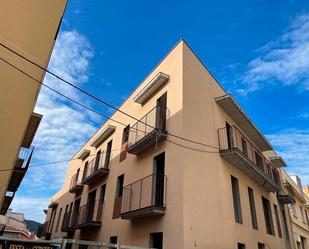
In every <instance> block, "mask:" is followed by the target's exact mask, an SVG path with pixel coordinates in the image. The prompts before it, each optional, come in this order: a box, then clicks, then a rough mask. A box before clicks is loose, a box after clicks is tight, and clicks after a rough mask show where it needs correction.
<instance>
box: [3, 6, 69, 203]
mask: <svg viewBox="0 0 309 249" xmlns="http://www.w3.org/2000/svg"><path fill="white" fill-rule="evenodd" d="M65 5H66V0H46V1H41V0H29V1H18V0H0V6H1V8H0V42H1V43H2V44H4V45H5V46H8V47H9V48H11V49H13V50H15V51H16V52H18V53H20V54H22V55H23V56H25V57H27V58H29V59H30V60H33V61H34V62H36V63H38V64H40V65H41V66H42V67H44V68H46V67H47V63H48V61H49V57H50V53H51V51H52V48H53V45H54V39H55V36H56V33H57V29H58V26H59V25H60V22H61V18H62V15H63V12H64V8H65ZM0 57H1V58H3V59H5V60H7V61H8V62H10V63H12V64H13V65H14V66H17V67H18V68H19V69H21V70H23V71H25V72H27V73H28V74H30V75H31V76H33V77H34V78H36V79H38V80H41V79H43V77H44V72H43V71H42V70H41V69H38V68H36V67H35V66H33V65H31V64H30V63H28V62H25V61H24V60H22V59H21V58H19V57H17V56H16V55H14V54H13V53H12V52H9V51H8V50H6V49H5V48H3V47H0ZM0 71H1V92H0V105H1V106H2V107H4V108H2V110H1V113H0V123H1V127H0V136H1V144H0V145H1V146H0V155H1V157H0V168H1V169H11V168H13V167H14V163H15V160H16V158H17V156H18V152H19V149H20V145H21V142H22V139H23V137H24V134H25V131H26V128H27V124H28V122H29V119H30V116H31V114H32V112H33V109H34V105H35V102H36V99H37V95H38V92H39V89H40V86H39V84H38V83H36V82H34V81H33V80H32V79H29V78H27V77H26V76H25V75H23V74H22V73H20V72H18V71H16V70H15V69H13V68H12V67H10V66H9V65H7V64H5V63H4V62H3V61H0ZM10 176H11V171H3V172H2V174H0V207H2V200H3V198H4V194H5V192H6V189H7V185H8V180H9V179H10Z"/></svg>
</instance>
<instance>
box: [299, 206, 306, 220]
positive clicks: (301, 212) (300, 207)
mask: <svg viewBox="0 0 309 249" xmlns="http://www.w3.org/2000/svg"><path fill="white" fill-rule="evenodd" d="M299 209H300V214H301V218H302V221H303V223H306V222H305V217H304V210H303V207H302V206H299Z"/></svg>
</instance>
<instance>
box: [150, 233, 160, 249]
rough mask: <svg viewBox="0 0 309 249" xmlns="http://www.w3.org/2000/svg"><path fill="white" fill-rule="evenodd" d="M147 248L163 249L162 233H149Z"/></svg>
mask: <svg viewBox="0 0 309 249" xmlns="http://www.w3.org/2000/svg"><path fill="white" fill-rule="evenodd" d="M149 247H150V248H156V249H163V233H151V234H150V236H149Z"/></svg>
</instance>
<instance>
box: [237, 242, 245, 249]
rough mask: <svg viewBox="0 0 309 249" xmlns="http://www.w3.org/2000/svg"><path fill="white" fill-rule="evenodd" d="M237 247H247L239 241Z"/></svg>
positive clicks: (242, 248)
mask: <svg viewBox="0 0 309 249" xmlns="http://www.w3.org/2000/svg"><path fill="white" fill-rule="evenodd" d="M237 249H246V245H245V244H243V243H237Z"/></svg>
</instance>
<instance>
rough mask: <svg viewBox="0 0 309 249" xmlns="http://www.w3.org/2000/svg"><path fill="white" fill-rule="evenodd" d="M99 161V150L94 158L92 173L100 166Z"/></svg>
mask: <svg viewBox="0 0 309 249" xmlns="http://www.w3.org/2000/svg"><path fill="white" fill-rule="evenodd" d="M100 161H101V150H99V151H98V152H97V155H96V158H95V165H94V171H93V172H96V171H97V170H98V168H99V166H100Z"/></svg>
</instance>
